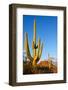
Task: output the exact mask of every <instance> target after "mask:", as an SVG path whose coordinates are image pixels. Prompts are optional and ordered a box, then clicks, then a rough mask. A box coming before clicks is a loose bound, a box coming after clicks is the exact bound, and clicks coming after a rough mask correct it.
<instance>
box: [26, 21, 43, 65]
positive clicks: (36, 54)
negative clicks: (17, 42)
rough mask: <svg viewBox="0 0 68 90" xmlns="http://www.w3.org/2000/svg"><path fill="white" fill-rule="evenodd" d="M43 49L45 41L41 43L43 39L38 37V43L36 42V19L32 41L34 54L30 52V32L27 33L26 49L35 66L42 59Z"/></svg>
mask: <svg viewBox="0 0 68 90" xmlns="http://www.w3.org/2000/svg"><path fill="white" fill-rule="evenodd" d="M42 49H43V43H42V44H41V40H40V39H38V44H36V21H35V20H34V35H33V41H32V50H33V56H31V54H30V50H29V44H28V34H27V33H25V50H26V55H27V58H29V59H30V61H31V63H32V65H33V66H36V65H37V62H38V61H39V60H40V57H41V54H42Z"/></svg>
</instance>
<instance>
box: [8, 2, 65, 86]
mask: <svg viewBox="0 0 68 90" xmlns="http://www.w3.org/2000/svg"><path fill="white" fill-rule="evenodd" d="M65 82H66V7H60V6H42V5H26V4H11V5H9V85H12V86H21V85H37V84H53V83H65Z"/></svg>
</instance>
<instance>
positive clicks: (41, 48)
mask: <svg viewBox="0 0 68 90" xmlns="http://www.w3.org/2000/svg"><path fill="white" fill-rule="evenodd" d="M42 50H43V43H42V45H41V47H40V51H39V59H40V57H41V55H42Z"/></svg>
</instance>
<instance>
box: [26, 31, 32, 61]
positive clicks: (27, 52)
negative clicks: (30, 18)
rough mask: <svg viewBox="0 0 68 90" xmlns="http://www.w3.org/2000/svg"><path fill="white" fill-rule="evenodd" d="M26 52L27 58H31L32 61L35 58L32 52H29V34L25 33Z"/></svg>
mask: <svg viewBox="0 0 68 90" xmlns="http://www.w3.org/2000/svg"><path fill="white" fill-rule="evenodd" d="M25 50H26V55H27V58H29V59H30V60H31V61H32V60H33V58H32V57H31V54H30V50H29V44H28V34H27V33H25Z"/></svg>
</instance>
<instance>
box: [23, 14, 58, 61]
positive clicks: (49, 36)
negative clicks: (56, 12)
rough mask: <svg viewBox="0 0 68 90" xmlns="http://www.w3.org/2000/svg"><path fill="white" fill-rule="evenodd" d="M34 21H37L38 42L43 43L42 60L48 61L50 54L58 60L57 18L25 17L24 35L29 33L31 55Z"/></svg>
mask: <svg viewBox="0 0 68 90" xmlns="http://www.w3.org/2000/svg"><path fill="white" fill-rule="evenodd" d="M34 19H35V20H36V38H37V41H36V42H38V38H40V39H41V42H43V51H42V56H41V59H42V60H44V59H46V58H47V57H48V53H49V54H50V56H51V57H54V58H57V16H35V15H34V16H33V15H23V34H25V32H27V33H28V41H29V47H30V52H31V54H32V40H33V31H34V30H33V28H34V27H33V25H34ZM23 36H24V35H23ZM23 41H24V40H23Z"/></svg>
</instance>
